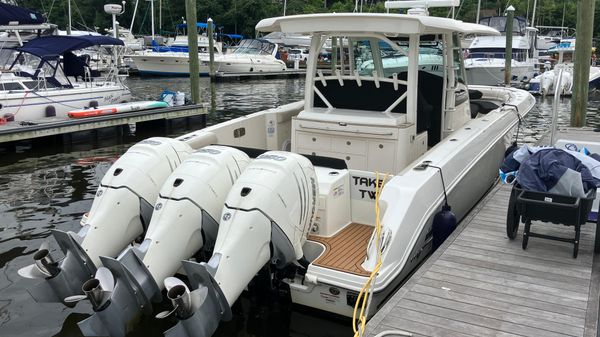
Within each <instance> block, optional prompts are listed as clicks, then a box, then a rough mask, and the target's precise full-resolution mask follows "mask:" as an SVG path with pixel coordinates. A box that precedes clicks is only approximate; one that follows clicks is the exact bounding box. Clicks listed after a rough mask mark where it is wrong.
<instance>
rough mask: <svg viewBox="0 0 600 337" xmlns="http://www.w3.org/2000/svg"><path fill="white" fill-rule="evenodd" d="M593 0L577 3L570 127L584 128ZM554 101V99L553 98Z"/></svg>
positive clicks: (581, 0) (592, 24) (592, 28)
mask: <svg viewBox="0 0 600 337" xmlns="http://www.w3.org/2000/svg"><path fill="white" fill-rule="evenodd" d="M594 4H595V1H594V0H579V1H577V30H576V32H577V33H576V34H577V44H575V64H574V65H573V97H572V101H571V126H574V127H582V126H585V120H586V115H587V113H586V110H587V102H588V94H589V78H590V59H591V56H592V55H591V53H592V34H593V30H594ZM555 99H556V98H555Z"/></svg>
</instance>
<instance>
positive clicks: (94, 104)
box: [89, 101, 98, 109]
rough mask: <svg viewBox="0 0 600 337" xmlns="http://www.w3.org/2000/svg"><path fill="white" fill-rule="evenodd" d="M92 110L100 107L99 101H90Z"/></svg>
mask: <svg viewBox="0 0 600 337" xmlns="http://www.w3.org/2000/svg"><path fill="white" fill-rule="evenodd" d="M89 107H90V108H92V109H95V108H97V107H98V101H90V105H89Z"/></svg>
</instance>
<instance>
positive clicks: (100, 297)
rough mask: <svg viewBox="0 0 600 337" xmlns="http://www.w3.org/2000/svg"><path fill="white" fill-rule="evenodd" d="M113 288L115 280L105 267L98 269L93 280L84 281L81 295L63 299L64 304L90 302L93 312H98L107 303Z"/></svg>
mask: <svg viewBox="0 0 600 337" xmlns="http://www.w3.org/2000/svg"><path fill="white" fill-rule="evenodd" d="M114 288H115V278H114V276H113V274H112V273H111V272H110V270H108V268H106V267H100V268H98V270H97V271H96V275H94V278H92V279H89V280H87V281H85V283H84V284H83V286H81V290H83V294H81V295H73V296H69V297H67V298H65V299H64V301H65V303H75V302H79V301H82V300H85V299H88V300H90V302H91V303H92V307H93V308H94V310H96V311H97V310H99V309H101V308H102V307H104V306H105V305H106V303H108V301H109V300H110V297H111V294H112V292H113V290H114Z"/></svg>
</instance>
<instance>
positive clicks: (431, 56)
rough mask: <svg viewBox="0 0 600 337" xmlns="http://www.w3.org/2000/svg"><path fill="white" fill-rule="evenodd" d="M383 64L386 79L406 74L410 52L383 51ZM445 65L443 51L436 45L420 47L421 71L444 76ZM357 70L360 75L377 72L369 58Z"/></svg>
mask: <svg viewBox="0 0 600 337" xmlns="http://www.w3.org/2000/svg"><path fill="white" fill-rule="evenodd" d="M367 52H369V51H367ZM381 62H382V63H383V70H384V75H385V76H386V77H389V76H392V75H393V74H394V73H396V74H399V73H402V72H406V71H407V69H408V51H407V50H405V51H403V52H398V51H394V50H392V51H385V52H383V51H382V55H381ZM443 65H444V56H443V55H442V50H441V49H440V48H438V46H437V45H436V44H433V45H425V44H424V45H422V46H421V47H420V51H419V70H421V71H426V72H428V73H432V74H435V75H438V76H443V75H444V71H443V69H442V67H443ZM357 68H358V72H359V74H360V75H368V74H371V73H372V72H373V71H374V70H375V66H374V63H373V59H372V58H369V57H367V60H366V61H365V62H362V63H360V65H358V66H357Z"/></svg>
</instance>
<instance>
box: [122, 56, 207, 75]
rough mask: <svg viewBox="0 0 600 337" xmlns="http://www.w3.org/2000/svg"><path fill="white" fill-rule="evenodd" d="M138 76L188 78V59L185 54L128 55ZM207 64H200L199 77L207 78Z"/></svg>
mask: <svg viewBox="0 0 600 337" xmlns="http://www.w3.org/2000/svg"><path fill="white" fill-rule="evenodd" d="M128 57H129V58H131V60H132V61H133V63H134V64H135V66H136V68H137V70H138V72H139V74H140V75H161V76H188V75H189V74H190V59H189V56H188V54H187V53H175V52H173V53H168V52H165V53H154V52H153V53H148V54H142V55H130V56H128ZM208 72H209V69H208V64H205V63H204V62H200V69H199V75H200V76H208Z"/></svg>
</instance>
